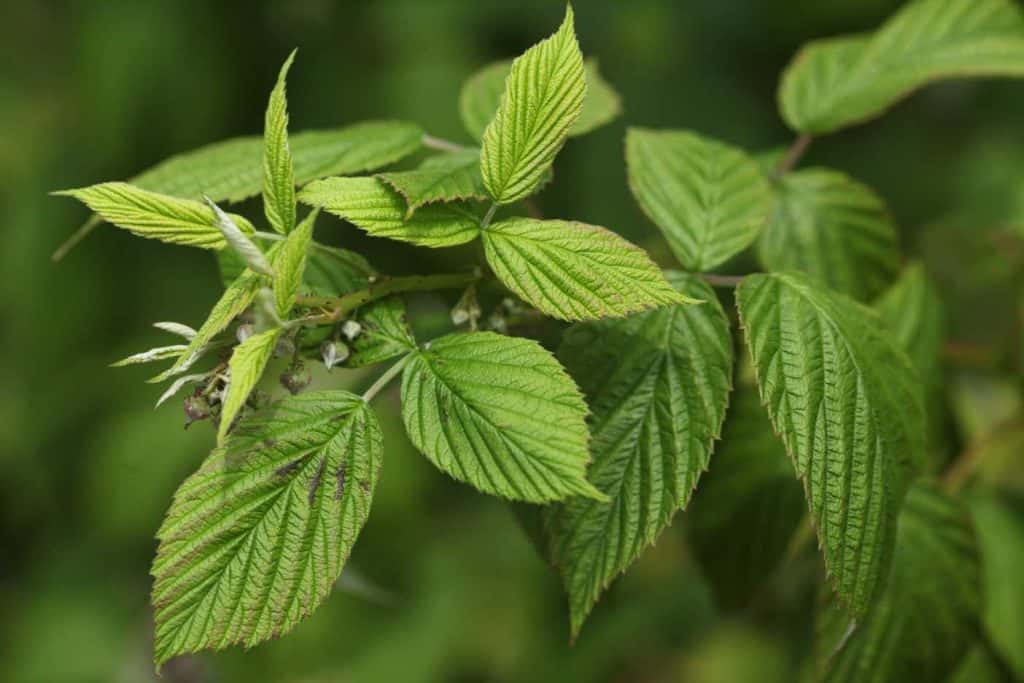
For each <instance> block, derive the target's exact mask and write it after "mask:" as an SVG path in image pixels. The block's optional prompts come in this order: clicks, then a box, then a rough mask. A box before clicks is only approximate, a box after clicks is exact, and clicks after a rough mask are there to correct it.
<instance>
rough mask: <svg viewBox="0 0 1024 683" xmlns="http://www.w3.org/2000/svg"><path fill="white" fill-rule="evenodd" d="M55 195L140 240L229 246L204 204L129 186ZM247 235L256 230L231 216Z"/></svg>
mask: <svg viewBox="0 0 1024 683" xmlns="http://www.w3.org/2000/svg"><path fill="white" fill-rule="evenodd" d="M54 194H58V195H62V196H67V197H74V198H75V199H77V200H79V201H80V202H82V203H83V204H85V205H86V206H88V207H89V208H90V209H92V210H93V211H95V212H96V213H97V214H99V216H100V217H101V218H102V219H103V220H105V221H108V222H110V223H113V224H114V225H116V226H117V227H119V228H124V229H125V230H128V231H129V232H132V233H134V234H136V235H138V236H140V237H147V238H149V239H155V240H160V241H161V242H168V243H169V244H183V245H186V246H190V247H200V248H202V249H223V248H224V246H225V245H226V244H227V243H226V242H225V240H224V235H223V234H222V233H221V231H220V230H219V229H218V228H217V227H216V224H217V217H216V215H215V213H214V210H213V209H212V208H210V207H209V206H206V205H205V204H203V203H202V202H198V201H193V200H191V199H179V198H177V197H171V196H168V195H164V194H157V193H155V192H149V191H147V190H143V189H141V188H138V187H135V186H133V185H129V184H127V183H100V184H99V185H92V186H90V187H83V188H80V189H77V190H63V191H61V192H56V193H54ZM228 215H229V216H230V217H231V219H232V220H233V221H234V222H235V224H236V225H237V226H238V227H239V228H240V229H241V230H242V231H243V232H245V233H248V234H252V232H253V227H252V224H251V223H249V221H247V220H246V219H245V218H243V217H242V216H238V215H235V214H228Z"/></svg>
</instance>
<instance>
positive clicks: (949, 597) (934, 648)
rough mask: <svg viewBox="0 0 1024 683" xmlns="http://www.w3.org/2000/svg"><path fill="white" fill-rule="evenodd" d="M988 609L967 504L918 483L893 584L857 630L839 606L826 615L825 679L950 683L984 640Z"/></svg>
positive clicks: (902, 519) (902, 526) (899, 542)
mask: <svg viewBox="0 0 1024 683" xmlns="http://www.w3.org/2000/svg"><path fill="white" fill-rule="evenodd" d="M981 604H982V592H981V566H980V562H979V557H978V545H977V540H976V538H975V534H974V528H973V527H972V525H971V522H970V520H969V518H968V516H967V512H966V510H965V508H964V506H963V505H962V504H961V503H960V502H959V501H956V500H954V499H953V498H950V497H949V496H947V495H946V494H944V493H942V492H941V491H940V490H939V489H938V488H937V487H935V486H934V485H931V484H916V485H915V486H913V487H911V489H910V491H909V492H908V494H907V498H906V502H905V503H904V505H903V510H902V511H901V512H900V516H899V530H898V532H897V536H896V550H895V554H894V555H893V561H892V570H891V571H890V573H889V578H888V582H887V584H886V586H885V590H884V591H883V592H882V594H881V596H880V597H879V599H878V601H877V602H876V603H875V604H874V605H873V606H872V608H871V610H870V611H869V612H868V614H867V616H866V617H865V618H864V619H863V620H862V621H859V622H858V623H857V624H856V626H854V627H851V626H850V625H849V621H848V619H847V618H846V616H845V615H844V614H843V613H842V612H841V611H839V610H837V609H836V608H835V605H825V606H824V607H823V608H822V610H821V613H820V614H819V625H818V630H819V642H818V648H819V650H821V651H822V652H821V660H823V663H824V669H825V672H826V673H825V676H824V680H825V681H828V682H829V683H839V682H841V681H849V682H850V683H860V682H861V681H866V680H870V681H878V682H880V683H881V682H883V681H892V683H902V682H903V681H943V680H946V679H947V677H948V676H949V675H950V674H951V673H953V671H954V670H955V669H956V668H957V666H958V665H959V663H960V662H961V661H962V660H963V658H964V657H965V656H966V654H967V650H968V648H969V647H970V644H971V641H972V640H973V639H974V638H975V637H976V636H977V635H978V632H979V623H980V611H981ZM851 628H852V631H850V629H851ZM847 633H849V636H846V634H847ZM844 638H845V640H844ZM837 647H838V651H836V649H837ZM833 653H834V654H833ZM829 655H831V656H829Z"/></svg>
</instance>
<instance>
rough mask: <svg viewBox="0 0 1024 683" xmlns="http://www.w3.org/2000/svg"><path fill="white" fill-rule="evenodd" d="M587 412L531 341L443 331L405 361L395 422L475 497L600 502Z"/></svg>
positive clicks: (569, 384)
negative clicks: (589, 472)
mask: <svg viewBox="0 0 1024 683" xmlns="http://www.w3.org/2000/svg"><path fill="white" fill-rule="evenodd" d="M586 414H587V406H586V404H585V403H584V402H583V397H582V396H580V393H579V389H577V388H576V385H575V384H574V383H573V381H572V380H571V379H570V378H569V376H568V375H567V374H566V373H565V371H564V370H563V369H562V366H561V365H559V364H558V361H556V360H555V358H554V357H553V356H552V355H551V354H550V353H548V352H547V351H545V350H544V349H543V348H542V347H541V346H540V344H538V343H537V342H535V341H533V340H530V339H522V338H515V337H504V336H501V335H499V334H495V333H493V332H474V333H468V334H451V335H448V336H445V337H441V338H440V339H437V340H434V341H432V342H430V344H428V345H427V347H426V348H424V349H423V350H422V351H418V352H417V353H416V354H415V355H413V356H412V360H411V362H410V363H409V364H408V365H407V366H406V368H405V372H404V374H403V376H402V417H403V419H404V420H405V428H406V431H407V432H408V433H409V438H410V440H411V441H412V443H413V444H414V445H415V446H416V448H418V449H419V450H420V451H421V452H422V453H423V454H424V455H426V456H427V458H429V459H430V461H431V462H433V463H434V464H435V465H436V466H437V467H438V468H440V469H441V470H442V471H444V472H446V473H448V474H449V475H451V476H452V477H454V478H455V479H458V480H459V481H464V482H466V483H468V484H471V485H472V486H474V487H476V488H478V489H479V490H481V491H483V492H484V493H490V494H493V495H497V496H502V497H504V498H511V499H513V500H523V501H527V502H531V503H545V502H548V501H552V500H561V499H563V498H566V497H567V496H588V497H593V498H598V499H603V498H604V495H603V494H602V493H600V492H599V491H598V490H597V489H595V488H594V487H593V485H592V484H590V483H589V482H588V481H587V480H586V466H587V463H588V462H589V461H590V454H589V453H588V451H587V438H588V437H587V425H586V422H585V421H584V420H585V418H586Z"/></svg>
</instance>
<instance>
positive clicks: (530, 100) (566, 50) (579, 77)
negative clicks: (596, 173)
mask: <svg viewBox="0 0 1024 683" xmlns="http://www.w3.org/2000/svg"><path fill="white" fill-rule="evenodd" d="M586 88H587V86H586V79H585V76H584V71H583V55H582V54H580V47H579V44H578V43H577V42H576V33H575V31H574V29H573V13H572V6H571V5H570V6H568V7H567V8H566V12H565V20H564V21H563V22H562V26H561V27H560V28H559V29H558V31H557V32H556V33H555V34H554V35H553V36H551V37H550V38H547V39H546V40H543V41H541V42H540V43H537V44H536V45H534V46H533V47H531V48H530V49H529V50H527V51H526V52H524V53H523V54H522V55H521V56H520V57H518V58H516V59H515V61H513V62H512V69H511V71H510V72H509V75H508V79H507V80H506V82H505V93H504V95H503V96H502V99H501V104H500V105H499V106H498V111H497V112H496V113H495V115H494V119H493V120H492V121H491V122H490V123H489V124H488V126H487V129H486V130H485V131H484V136H483V142H482V145H481V151H480V170H481V172H482V173H483V178H484V185H486V186H487V190H488V192H490V193H491V197H493V198H494V201H496V202H497V203H499V204H509V203H511V202H514V201H517V200H519V199H522V198H523V197H525V196H527V195H529V194H530V193H531V192H533V190H534V189H535V188H536V187H537V185H538V184H539V183H540V182H541V180H542V178H543V177H544V174H545V173H546V172H547V170H548V168H549V167H550V166H551V162H552V161H554V159H555V156H556V155H557V154H558V152H559V150H561V149H562V145H563V144H564V143H565V138H566V136H567V135H568V134H569V129H570V128H571V127H572V126H573V124H574V123H576V120H577V119H578V118H579V116H580V111H581V109H582V107H583V96H584V93H585V92H586Z"/></svg>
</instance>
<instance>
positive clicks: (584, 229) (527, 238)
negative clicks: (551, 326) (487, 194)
mask: <svg viewBox="0 0 1024 683" xmlns="http://www.w3.org/2000/svg"><path fill="white" fill-rule="evenodd" d="M483 239H484V250H485V253H486V256H487V263H488V264H490V266H491V269H492V270H493V271H494V274H495V275H496V276H497V277H498V279H499V280H501V282H502V284H504V285H505V286H506V287H508V288H509V289H510V290H512V291H513V292H515V294H516V295H518V296H519V297H520V298H522V299H523V300H524V301H526V302H527V303H529V304H531V305H533V306H535V307H537V308H538V309H540V310H541V311H543V312H544V313H547V314H548V315H550V316H553V317H555V318H560V319H562V320H588V319H595V318H603V317H607V316H624V315H628V314H629V313H636V312H638V311H642V310H644V309H647V308H653V307H655V306H660V305H663V304H678V303H694V301H695V300H694V299H692V298H690V297H687V296H684V295H683V294H680V293H679V292H678V291H676V290H675V289H673V288H672V285H670V284H669V283H668V282H667V281H666V280H665V276H664V275H662V273H661V271H660V270H659V269H658V267H657V266H656V265H654V263H653V262H652V261H651V259H650V257H648V256H647V252H645V251H644V250H643V249H640V248H639V247H637V246H634V245H633V244H630V243H629V242H627V241H626V240H624V239H622V238H621V237H619V236H618V235H616V234H615V233H613V232H611V231H609V230H605V229H604V228H599V227H597V226H595V225H587V224H586V223H577V222H570V221H539V220H533V219H530V218H512V219H509V220H507V221H501V222H498V223H493V224H491V225H490V226H488V228H487V230H485V231H484V232H483Z"/></svg>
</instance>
